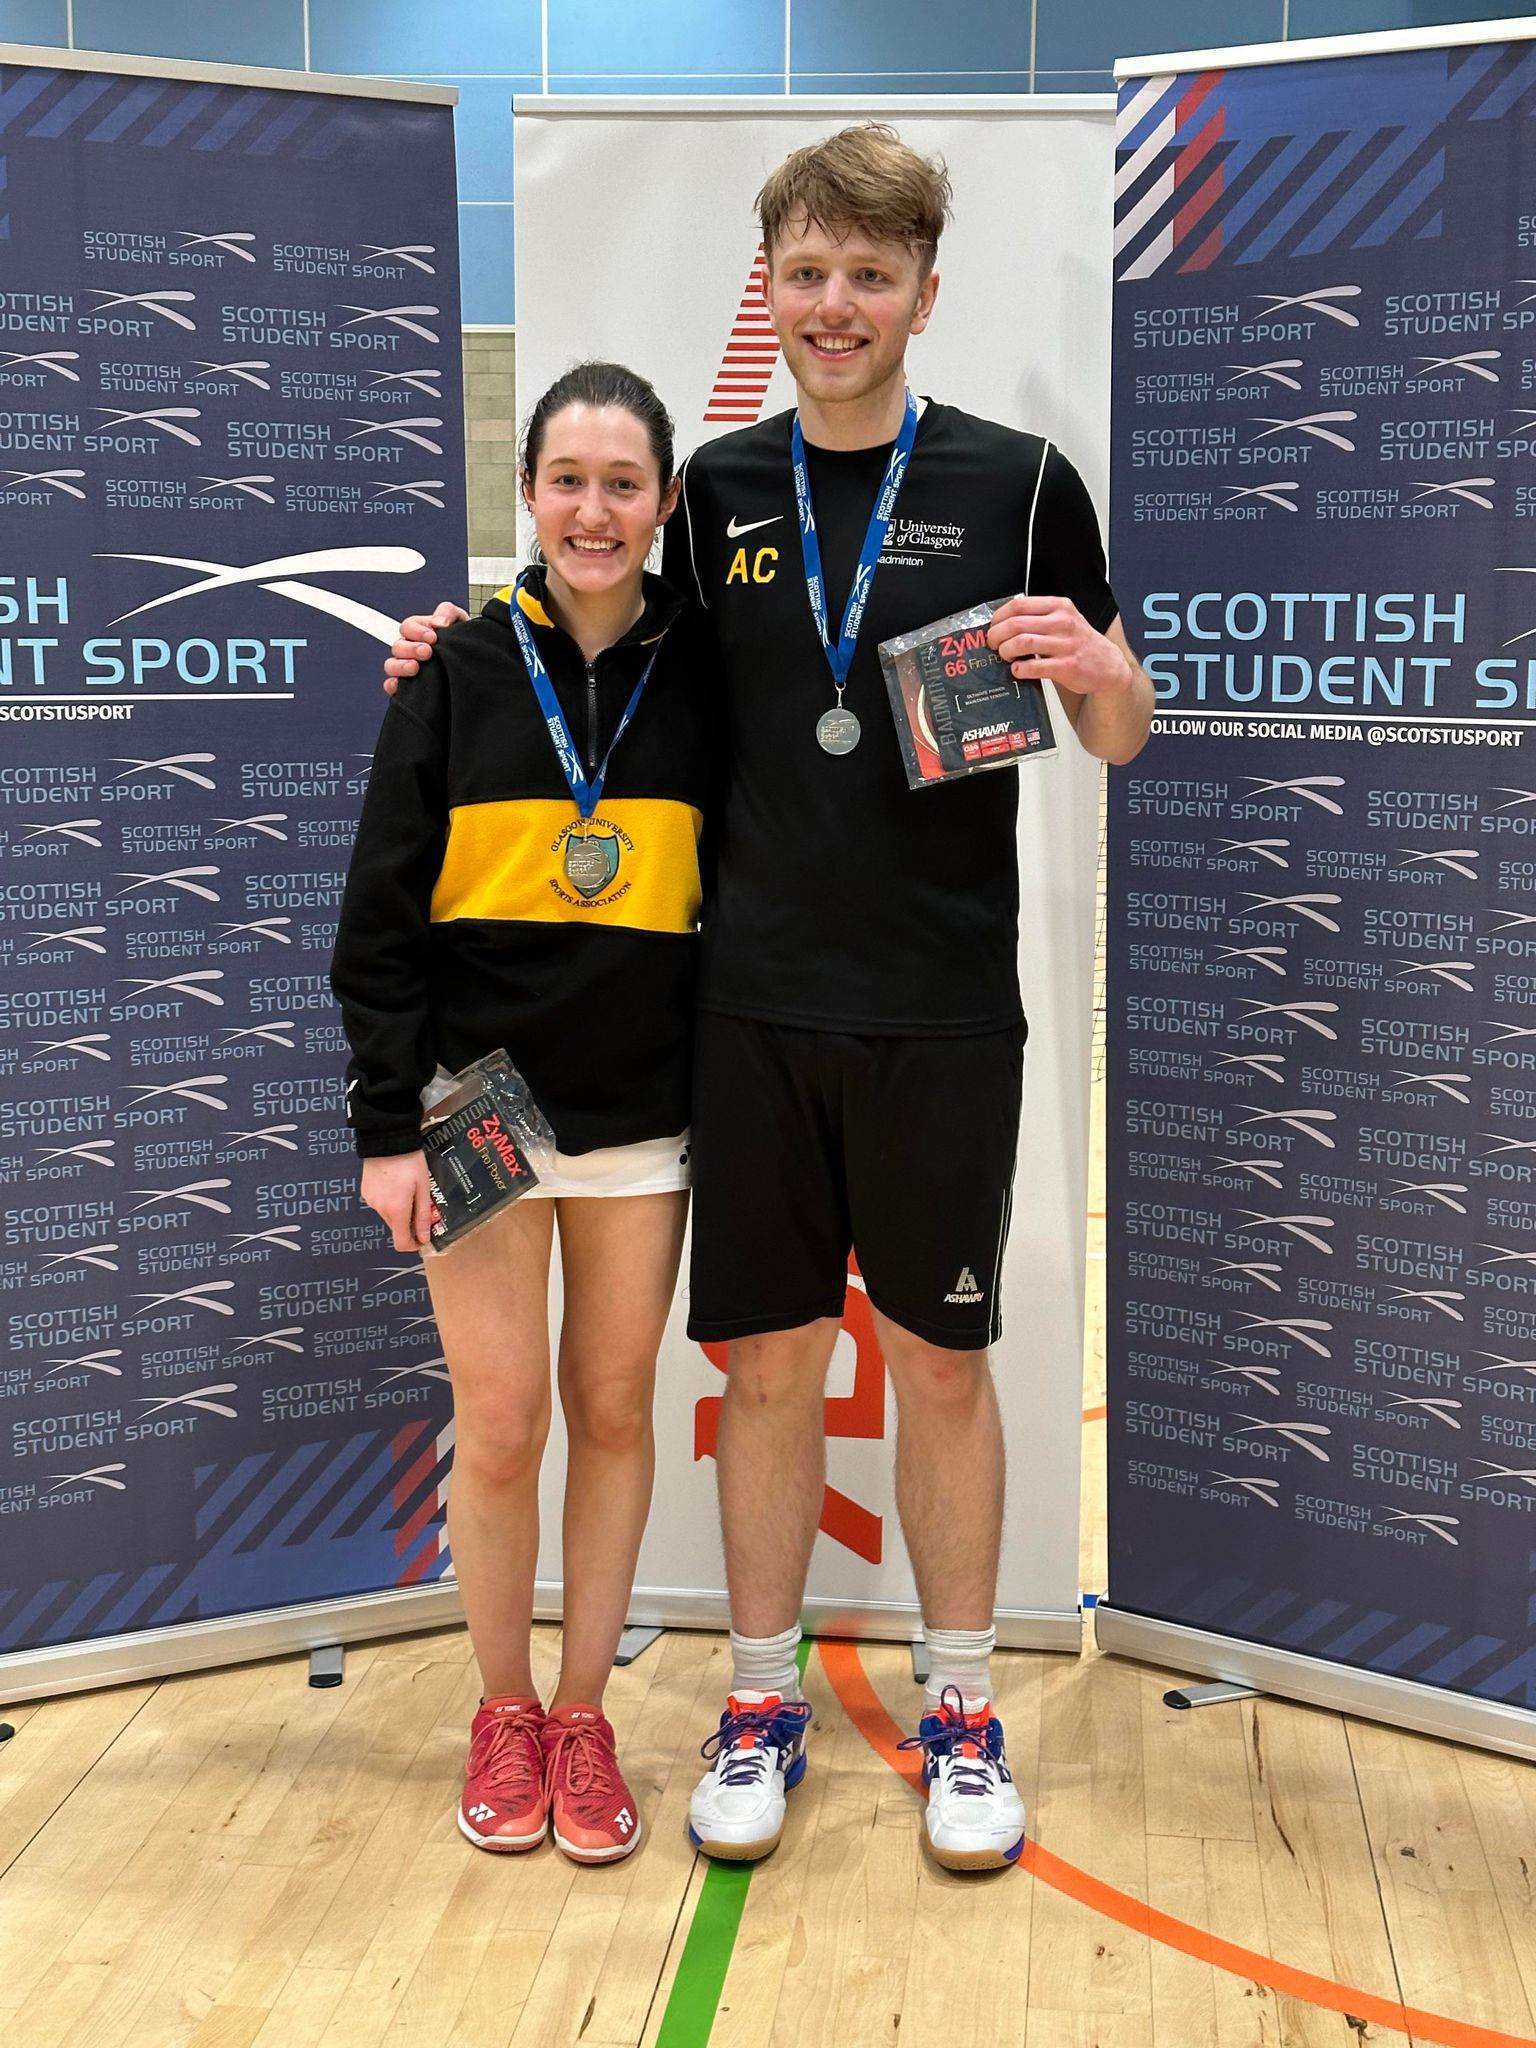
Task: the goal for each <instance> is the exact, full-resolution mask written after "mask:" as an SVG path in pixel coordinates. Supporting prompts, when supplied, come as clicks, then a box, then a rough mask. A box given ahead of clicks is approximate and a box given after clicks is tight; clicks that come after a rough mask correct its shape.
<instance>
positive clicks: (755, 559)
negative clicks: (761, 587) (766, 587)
mask: <svg viewBox="0 0 1536 2048" xmlns="http://www.w3.org/2000/svg"><path fill="white" fill-rule="evenodd" d="M749 553H750V555H751V558H752V560H751V566H750V568H749V567H748V563H747V556H748V554H749ZM778 560H779V551H778V549H777V548H752V549H750V550H749V549H747V548H738V549H737V550H736V552H735V554H734V555H733V556H732V557H731V566H730V568H729V569H728V570H727V571H726V577H725V580H726V582H727V583H771V582H772V581H773V579H774V576H775V575H776V574H777V571H778Z"/></svg>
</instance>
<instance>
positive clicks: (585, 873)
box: [565, 832, 619, 898]
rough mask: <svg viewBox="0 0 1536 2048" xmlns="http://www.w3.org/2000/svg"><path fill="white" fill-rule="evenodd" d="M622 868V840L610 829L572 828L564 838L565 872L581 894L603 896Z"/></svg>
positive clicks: (572, 885) (571, 883) (573, 886)
mask: <svg viewBox="0 0 1536 2048" xmlns="http://www.w3.org/2000/svg"><path fill="white" fill-rule="evenodd" d="M618 872H619V842H618V840H617V839H616V838H615V837H614V835H613V833H611V832H589V833H588V834H587V835H586V836H585V837H583V836H582V835H581V834H580V833H579V832H573V833H572V834H571V836H570V837H569V839H567V840H566V842H565V874H566V879H567V881H569V883H570V885H571V887H572V888H573V889H575V890H576V891H577V893H578V894H579V895H582V896H586V897H589V898H590V897H593V896H601V895H602V893H603V891H604V890H605V889H606V888H607V887H608V885H609V883H610V882H611V881H612V880H613V878H614V876H615V875H617V873H618Z"/></svg>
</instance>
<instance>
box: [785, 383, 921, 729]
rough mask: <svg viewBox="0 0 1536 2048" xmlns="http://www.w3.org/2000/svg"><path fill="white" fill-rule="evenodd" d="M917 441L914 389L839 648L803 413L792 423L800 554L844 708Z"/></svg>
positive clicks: (868, 535) (867, 536) (870, 529)
mask: <svg viewBox="0 0 1536 2048" xmlns="http://www.w3.org/2000/svg"><path fill="white" fill-rule="evenodd" d="M916 439H917V400H916V399H915V398H914V397H913V396H912V393H911V392H910V391H909V392H908V393H907V409H906V411H905V413H904V414H903V415H902V421H901V432H900V433H899V434H898V435H897V436H896V445H895V447H894V448H893V449H892V450H891V459H890V461H889V462H888V463H887V464H886V465H885V475H884V476H883V477H882V478H881V481H880V489H879V490H878V492H877V493H876V494H875V509H874V511H873V512H871V514H870V515H869V526H868V528H867V530H866V532H865V535H864V545H863V547H862V548H861V549H860V550H859V566H858V568H857V569H855V570H854V572H853V587H852V588H851V589H850V590H849V592H848V603H847V605H846V607H845V608H844V611H843V623H842V626H841V628H840V629H839V631H838V636H837V644H836V646H834V645H833V644H832V634H831V630H830V621H829V620H828V617H827V590H826V584H825V583H824V581H823V580H822V574H821V542H820V541H819V540H818V539H817V537H816V514H815V512H814V510H813V509H812V506H811V479H810V476H809V474H808V472H807V470H806V466H805V437H804V436H803V435H802V434H801V432H800V415H799V413H798V412H797V413H796V414H795V416H794V419H793V421H792V422H791V424H790V429H789V448H790V455H791V457H792V459H793V462H794V468H795V509H796V511H797V512H798V513H799V515H800V553H801V558H802V559H803V561H804V563H805V587H806V591H807V593H808V594H809V597H810V600H811V616H812V618H814V619H815V621H816V631H817V634H818V636H819V637H820V640H821V644H822V647H823V649H824V650H825V653H826V657H827V662H828V664H829V666H830V667H831V670H832V680H833V682H834V684H835V685H836V686H837V701H838V703H839V704H841V703H842V701H843V691H844V690H845V689H846V688H847V686H848V671H849V669H851V668H852V666H853V650H854V646H855V644H856V643H857V641H858V637H859V627H860V626H861V625H862V624H863V623H864V610H865V607H866V606H867V605H868V603H869V593H870V590H871V588H872V587H873V585H874V580H875V569H876V567H877V566H878V564H879V561H880V550H881V549H882V548H883V547H884V546H885V537H886V535H887V534H888V533H889V532H890V529H891V518H892V515H893V514H894V513H895V510H896V498H897V494H898V492H899V491H900V490H901V486H902V480H903V478H904V477H905V476H906V473H907V463H908V461H909V460H910V459H911V455H912V444H913V442H914V441H916Z"/></svg>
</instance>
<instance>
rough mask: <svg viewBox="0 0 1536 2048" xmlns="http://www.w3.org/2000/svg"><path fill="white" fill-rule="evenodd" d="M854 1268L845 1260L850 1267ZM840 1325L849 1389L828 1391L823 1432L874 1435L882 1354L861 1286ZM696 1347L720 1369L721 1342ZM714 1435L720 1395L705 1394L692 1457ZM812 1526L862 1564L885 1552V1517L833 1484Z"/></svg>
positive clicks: (712, 1445) (880, 1403)
mask: <svg viewBox="0 0 1536 2048" xmlns="http://www.w3.org/2000/svg"><path fill="white" fill-rule="evenodd" d="M856 1270H857V1269H856V1268H855V1267H854V1266H853V1265H852V1264H851V1263H850V1266H849V1271H850V1272H853V1271H856ZM843 1328H844V1329H845V1330H846V1331H847V1332H848V1334H849V1336H850V1337H851V1338H852V1339H853V1344H854V1367H853V1392H852V1393H851V1394H839V1395H836V1396H832V1395H829V1396H828V1398H827V1400H826V1402H825V1403H824V1406H825V1410H826V1427H827V1435H828V1436H829V1437H849V1438H856V1439H860V1440H863V1441H878V1440H879V1439H880V1438H881V1437H883V1436H884V1435H885V1360H884V1359H883V1358H882V1357H881V1355H880V1346H879V1344H878V1343H877V1342H876V1339H875V1322H874V1317H873V1316H872V1315H871V1313H870V1308H869V1297H868V1295H866V1294H865V1292H864V1290H863V1288H861V1287H850V1288H849V1289H848V1299H847V1302H846V1305H845V1306H844V1309H843ZM700 1348H701V1349H702V1351H703V1353H704V1356H705V1357H706V1358H707V1359H708V1360H709V1362H710V1364H711V1365H712V1366H714V1367H715V1368H716V1370H717V1371H719V1372H724V1371H725V1355H726V1347H725V1345H723V1344H705V1345H702V1346H701V1347H700ZM719 1441H720V1396H719V1395H718V1394H706V1395H705V1397H704V1399H703V1400H702V1401H698V1402H696V1403H695V1404H694V1410H693V1455H694V1458H695V1460H697V1459H699V1458H712V1457H714V1455H715V1451H716V1447H717V1445H718V1444H719ZM817 1526H818V1527H819V1528H820V1529H821V1531H822V1533H823V1534H824V1535H826V1536H830V1537H831V1538H832V1540H833V1542H834V1543H841V1544H842V1546H843V1548H844V1549H845V1550H851V1551H852V1552H853V1554H854V1556H855V1557H862V1558H863V1559H864V1561H865V1562H866V1564H879V1562H880V1560H881V1558H882V1556H883V1555H884V1550H885V1542H884V1517H883V1516H880V1515H876V1514H872V1513H871V1511H870V1510H869V1509H868V1508H866V1507H863V1506H861V1505H860V1503H859V1502H858V1501H856V1500H850V1499H849V1497H848V1495H847V1494H846V1493H839V1491H838V1490H837V1488H836V1487H835V1486H828V1487H826V1488H825V1489H824V1490H823V1492H822V1496H821V1519H820V1521H819V1523H818V1525H817Z"/></svg>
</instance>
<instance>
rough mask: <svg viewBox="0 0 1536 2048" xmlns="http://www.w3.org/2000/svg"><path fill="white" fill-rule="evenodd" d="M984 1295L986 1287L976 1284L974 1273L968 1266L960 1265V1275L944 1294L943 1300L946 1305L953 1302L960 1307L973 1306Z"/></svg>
mask: <svg viewBox="0 0 1536 2048" xmlns="http://www.w3.org/2000/svg"><path fill="white" fill-rule="evenodd" d="M985 1296H986V1289H985V1288H984V1287H980V1286H978V1285H977V1281H976V1275H975V1274H974V1273H973V1272H972V1271H971V1269H970V1267H969V1266H962V1267H961V1268H960V1277H959V1279H958V1280H957V1281H956V1282H955V1284H954V1287H953V1288H952V1289H951V1291H950V1292H949V1293H948V1294H946V1295H945V1297H944V1302H945V1306H946V1307H948V1306H949V1305H950V1304H951V1303H953V1304H955V1305H956V1306H958V1307H960V1308H974V1307H975V1305H976V1304H977V1302H979V1301H981V1300H983V1299H985Z"/></svg>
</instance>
